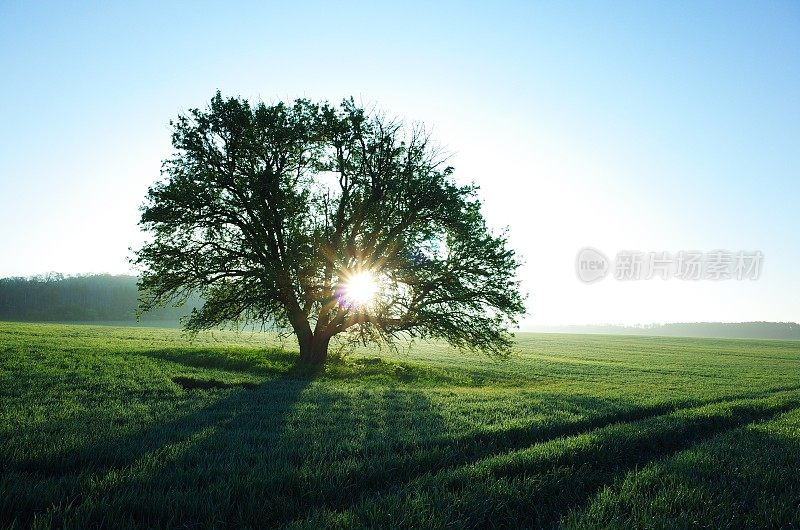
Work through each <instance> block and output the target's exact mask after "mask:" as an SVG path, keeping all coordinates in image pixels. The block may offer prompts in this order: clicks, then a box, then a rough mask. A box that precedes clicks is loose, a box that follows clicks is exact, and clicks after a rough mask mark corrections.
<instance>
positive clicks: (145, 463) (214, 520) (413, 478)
mask: <svg viewBox="0 0 800 530" xmlns="http://www.w3.org/2000/svg"><path fill="white" fill-rule="evenodd" d="M151 353H152V355H149V356H151V357H156V358H159V359H162V360H168V361H170V362H177V363H178V364H181V365H183V366H187V367H192V368H212V369H222V370H225V371H237V370H235V369H234V366H235V367H236V368H237V369H238V370H239V371H241V373H244V374H251V375H255V374H254V372H252V371H250V370H256V372H255V373H257V374H260V375H263V374H264V372H259V370H261V367H260V366H259V365H255V366H249V365H235V364H225V363H222V366H226V367H227V368H220V366H221V365H220V363H219V362H218V361H217V360H216V359H211V360H209V359H208V358H207V357H208V356H209V355H211V353H210V352H209V353H206V352H203V353H201V354H200V355H195V356H189V357H188V358H186V357H184V356H182V355H179V354H178V353H175V352H172V353H170V354H169V355H168V356H167V357H168V358H164V353H163V352H151ZM371 370H373V371H374V372H375V373H374V374H372V375H371V376H370V377H373V376H374V377H377V378H378V380H380V381H383V383H387V384H382V385H379V386H375V387H374V388H373V387H372V386H370V385H365V384H363V382H362V381H358V382H357V384H354V383H353V382H349V381H348V380H347V376H348V375H352V374H351V373H350V372H348V371H347V370H339V371H337V370H332V373H331V375H330V376H328V375H325V376H322V377H320V375H319V374H315V373H305V372H302V371H296V370H292V371H290V372H289V373H283V374H282V375H280V376H278V377H274V378H272V379H270V380H268V381H266V382H264V383H262V384H259V385H256V386H253V387H250V388H245V387H241V386H232V387H231V386H226V387H222V388H215V385H212V387H211V388H196V389H191V390H189V391H186V394H191V393H192V392H199V393H200V394H198V395H200V396H202V397H204V398H207V399H208V400H209V401H210V403H209V404H208V405H205V406H203V407H202V408H200V409H198V410H192V411H191V412H187V413H186V414H184V415H183V416H181V417H178V418H175V419H174V420H171V421H166V422H159V423H157V424H152V425H150V426H148V427H147V428H146V429H143V430H141V431H138V432H132V433H126V434H124V435H122V436H118V437H115V438H110V439H106V440H102V441H99V442H97V443H94V444H91V445H90V446H87V447H84V448H81V450H80V451H77V452H75V453H73V454H70V455H65V457H64V458H62V459H60V460H55V461H49V462H46V463H40V462H30V463H29V464H31V467H30V468H26V467H25V466H24V465H17V466H13V467H12V468H11V469H10V471H11V474H10V475H9V477H10V481H11V482H5V483H4V484H5V486H2V487H0V493H3V494H7V495H0V497H4V498H5V500H4V501H0V512H1V513H3V514H7V516H8V517H11V518H12V519H13V514H15V513H16V514H19V517H18V518H17V522H18V523H22V524H23V525H26V524H27V523H29V522H30V521H31V519H32V517H33V514H35V513H40V514H41V513H42V512H43V511H44V510H46V509H47V508H48V507H52V509H51V510H50V512H49V513H46V514H44V519H43V520H42V521H43V522H44V523H47V524H50V525H51V526H52V525H75V526H90V525H98V524H99V525H102V524H104V522H105V524H108V521H115V522H124V521H128V522H129V523H130V524H132V525H139V526H142V525H143V526H170V525H174V524H196V525H200V526H220V525H223V526H224V525H245V526H272V525H279V524H285V523H288V522H290V521H292V520H296V519H298V518H300V520H302V518H303V517H305V516H306V515H308V514H309V511H310V510H311V511H314V510H317V511H319V510H323V511H325V510H327V511H330V510H337V509H345V508H348V507H350V506H353V505H354V504H357V503H359V502H361V501H362V500H364V499H366V500H367V501H368V502H369V499H370V498H375V499H380V498H381V497H382V496H383V495H385V494H387V493H391V494H392V495H394V494H395V493H398V494H401V493H402V492H404V491H406V489H407V488H408V487H409V484H413V483H417V484H426V483H427V482H426V481H427V480H429V477H436V476H444V477H447V476H449V475H448V474H449V473H450V472H451V471H452V472H453V475H452V477H451V478H449V479H447V480H445V486H444V487H445V489H448V488H451V487H452V488H454V489H455V491H462V490H464V489H465V487H464V486H463V484H462V485H459V480H461V479H459V478H458V477H459V473H460V472H461V471H460V470H463V469H466V468H468V467H470V466H471V465H472V464H475V463H477V464H478V468H480V466H481V464H480V461H481V459H492V458H494V457H495V455H502V454H504V453H508V452H509V451H514V450H517V449H521V448H524V447H528V446H530V445H532V444H536V443H539V442H545V441H547V440H553V439H556V438H559V437H563V436H570V435H573V434H577V433H581V432H586V431H590V430H592V429H602V428H606V427H608V426H609V425H612V427H613V424H617V423H620V422H637V421H647V420H648V419H651V418H655V417H657V416H659V415H661V414H664V413H666V412H670V411H672V410H676V409H677V408H678V406H679V405H677V404H674V403H673V404H665V405H655V406H651V407H631V406H630V403H622V402H620V403H619V404H617V405H616V406H609V402H608V401H607V400H600V399H597V398H592V397H586V396H567V397H565V396H564V395H556V394H553V395H552V396H550V397H549V398H548V397H547V396H544V395H542V396H541V397H542V401H543V403H548V406H552V407H553V411H554V412H557V411H561V410H562V409H566V410H567V411H569V412H570V413H571V414H574V415H575V417H576V418H577V419H575V420H574V421H561V422H554V423H552V424H549V425H545V424H531V425H525V426H517V427H513V428H504V429H500V430H497V431H490V432H485V431H478V432H475V433H471V434H465V435H459V433H457V432H452V431H448V430H447V428H448V427H447V422H446V421H445V420H444V419H443V418H442V416H441V413H442V411H440V410H438V408H437V406H436V405H434V404H433V403H431V402H430V400H429V399H428V398H427V397H426V396H425V395H423V394H422V393H420V392H418V391H416V390H414V389H412V388H409V387H407V386H403V384H404V383H406V382H408V378H409V377H412V378H413V377H418V378H422V379H424V374H423V375H420V374H416V372H414V371H408V370H400V371H398V370H397V369H396V368H395V367H393V365H391V366H389V365H388V363H387V366H386V367H382V366H375V367H371ZM371 373H372V372H371ZM415 374H416V375H415ZM392 378H394V379H392ZM315 379H319V380H325V381H326V382H327V383H328V384H326V385H312V383H313V382H314V380H315ZM393 381H394V382H393ZM412 381H415V380H414V379H412ZM226 385H227V384H226ZM398 385H399V386H398ZM712 401H719V402H722V400H712ZM684 406H685V404H684ZM763 412H764V411H763V410H762V411H761V413H763ZM771 413H772V412H770V414H771ZM753 417H758V416H754V415H753V414H750V415H749V416H748V415H746V414H745V416H744V418H745V419H747V418H753ZM740 419H741V418H740ZM714 421H717V420H714ZM714 421H711V423H709V424H705V423H702V422H701V423H696V422H695V423H692V424H691V425H689V427H690V428H688V430H685V431H683V432H684V435H685V440H684V442H686V443H694V442H693V441H692V440H694V441H697V440H698V439H699V438H698V437H702V436H711V435H712V434H713V433H715V432H719V430H720V429H726V428H730V426H731V425H732V423H731V421H729V420H724V419H723V420H719V421H720V423H719V424H716V423H714ZM741 421H744V420H743V419H741ZM631 425H639V424H631ZM631 425H628V426H627V427H625V426H623V427H619V429H622V430H617V431H614V430H613V428H612V430H611V431H610V433H614V434H615V435H614V436H611V434H608V444H607V446H605V447H610V448H611V449H609V450H604V451H605V452H601V451H599V450H596V451H595V452H593V450H590V449H586V450H584V451H583V452H581V451H580V450H578V451H575V452H573V453H574V454H573V453H570V454H566V453H565V454H564V456H563V457H562V458H563V459H564V460H563V461H556V463H555V464H553V463H552V462H551V463H550V464H549V465H551V466H556V467H557V468H558V469H562V470H564V469H566V470H567V471H564V472H563V473H565V474H563V476H562V475H558V474H557V473H556V474H553V472H552V469H551V468H548V467H547V466H546V465H544V464H534V465H524V464H521V465H519V466H517V467H516V468H515V467H514V466H513V465H510V464H509V465H506V464H502V462H501V463H500V464H498V465H497V466H496V467H490V468H487V469H489V471H488V473H489V475H490V476H492V477H493V479H492V480H496V479H500V480H516V479H515V477H520V476H526V475H528V474H531V473H544V476H545V480H544V482H543V483H542V484H543V485H541V487H539V489H536V488H533V489H531V490H530V491H529V493H530V494H531V495H532V496H533V497H528V498H525V499H524V500H523V502H522V503H520V501H519V499H516V500H514V499H511V500H508V499H504V500H503V503H504V506H506V509H511V508H509V507H515V508H514V509H515V510H519V513H521V514H523V515H522V519H519V521H528V522H529V523H531V524H534V523H537V522H538V523H542V522H550V523H552V522H554V521H557V520H558V518H559V517H561V515H562V514H563V513H564V511H565V510H567V509H570V508H571V507H574V506H579V505H581V503H582V502H585V500H586V499H588V498H589V496H591V495H592V494H593V493H594V492H596V491H597V489H598V488H600V487H602V486H603V485H605V484H607V483H608V482H609V481H610V480H613V478H614V477H616V476H618V475H619V474H620V473H624V472H626V471H627V470H629V469H630V468H631V467H635V466H637V465H641V464H646V463H647V462H649V461H651V460H652V459H653V458H658V457H659V455H665V454H669V453H670V451H677V450H680V448H681V447H685V446H684V445H680V443H684V442H680V440H679V442H680V443H677V444H676V443H675V440H674V439H673V437H672V435H671V434H669V433H670V431H669V430H665V429H661V430H658V428H657V427H658V426H657V425H656V426H651V431H648V432H649V433H650V434H651V435H653V436H651V437H650V438H646V437H645V438H638V439H637V438H636V437H635V436H633V435H632V434H631V433H630V432H628V431H626V430H625V429H626V428H631V429H634V430H633V433H634V434H635V432H637V431H636V429H637V428H638V427H631ZM692 429H696V430H692ZM626 433H627V434H626ZM653 433H655V434H653ZM626 436H627V437H626ZM631 436H633V438H631ZM637 440H638V441H637ZM637 444H638V445H637ZM570 455H572V456H570ZM630 455H633V456H630ZM636 455H639V456H636ZM537 466H539V467H537ZM558 466H560V467H558ZM565 466H566V467H565ZM569 466H578V467H580V468H581V469H585V470H586V471H587V473H586V474H585V475H580V474H577V473H576V472H575V471H574V469H573V470H572V471H570V469H572V468H570V467H569ZM547 477H550V478H553V477H560V479H561V480H560V481H558V480H555V479H553V480H554V482H553V483H552V489H550V490H548V489H547V488H548V486H547V484H549V483H548V482H547V480H549V479H548V478H547ZM474 479H475V477H474V476H472V477H471V478H470V480H473V482H474ZM15 480H16V481H17V482H18V483H17V484H13V481H15ZM430 480H433V479H430ZM448 481H449V482H448ZM477 483H478V484H480V482H477ZM430 484H433V485H435V486H436V487H440V486H441V484H439V483H437V482H435V481H434V482H432V483H430ZM453 484H455V486H453ZM411 487H412V488H413V487H415V486H413V485H412V486H411ZM423 491H424V488H423ZM548 491H549V493H548ZM423 497H424V494H423ZM9 499H10V500H9ZM464 499H473V500H474V502H479V501H486V499H495V500H496V499H497V494H496V492H493V491H491V488H490V487H489V489H488V490H487V489H481V488H477V489H472V490H469V491H467V492H466V493H465V494H464V495H463V496H461V497H458V496H456V497H454V499H453V502H454V503H455V504H459V503H462V501H463V500H464ZM532 499H539V502H538V504H536V505H535V506H534V507H533V508H532V505H531V503H532V502H534V500H532ZM514 503H517V504H514ZM461 505H463V503H462V504H461ZM478 505H480V504H478ZM492 506H494V507H492ZM492 506H490V508H489V509H488V512H487V513H494V514H495V515H496V519H495V520H494V521H495V522H498V521H500V522H502V521H504V520H510V519H508V518H507V513H506V518H505V519H504V515H503V513H499V514H498V513H497V512H496V511H495V512H493V511H492V510H496V507H497V506H496V505H492ZM394 509H395V510H396V507H395V508H394ZM465 509H467V510H468V508H465ZM391 511H392V509H388V510H387V513H390V512H391ZM515 513H516V512H515ZM525 513H527V514H528V516H525V515H524V514H525ZM531 513H534V514H536V517H537V518H534V519H530V514H531ZM9 514H12V515H9ZM312 515H313V514H312ZM515 516H518V515H515ZM525 517H528V519H526V518H525ZM12 519H4V518H2V517H0V523H4V524H10V521H11V520H12ZM312 521H313V518H312ZM476 521H478V522H479V523H480V522H481V521H482V523H481V524H483V523H488V522H489V520H488V519H482V518H474V517H473V518H470V519H468V522H470V523H474V522H476Z"/></svg>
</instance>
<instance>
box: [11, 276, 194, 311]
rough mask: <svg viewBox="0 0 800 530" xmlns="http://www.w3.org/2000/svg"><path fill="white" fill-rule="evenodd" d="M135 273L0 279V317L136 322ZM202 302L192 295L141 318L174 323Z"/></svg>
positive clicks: (136, 295) (136, 296)
mask: <svg viewBox="0 0 800 530" xmlns="http://www.w3.org/2000/svg"><path fill="white" fill-rule="evenodd" d="M138 296H139V293H138V289H137V287H136V277H135V276H112V275H108V274H101V275H85V276H63V275H61V274H55V273H54V274H48V275H46V276H33V277H30V278H2V279H0V320H16V321H32V322H92V321H119V322H128V321H130V322H134V321H136V306H137V304H138ZM200 305H201V301H200V299H199V298H196V297H195V298H192V299H190V300H189V301H188V303H187V304H186V305H185V306H183V307H164V308H161V309H158V310H154V311H150V312H147V313H145V314H143V315H142V317H141V320H142V321H145V322H148V321H151V322H152V321H158V322H176V321H178V320H179V319H180V318H181V317H182V316H184V315H187V314H189V313H190V312H191V310H192V308H193V307H198V306H200Z"/></svg>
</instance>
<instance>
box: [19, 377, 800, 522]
mask: <svg viewBox="0 0 800 530" xmlns="http://www.w3.org/2000/svg"><path fill="white" fill-rule="evenodd" d="M292 381H294V380H289V381H287V382H288V383H291V382H292ZM299 386H300V387H302V386H303V385H302V382H300V383H299ZM797 390H800V385H791V386H784V387H777V388H773V389H769V390H765V391H755V392H746V393H742V394H739V395H735V396H722V397H718V398H714V399H709V400H696V401H694V400H693V401H682V402H675V403H668V404H663V405H657V406H652V407H641V408H634V409H628V410H622V411H618V412H615V413H611V414H603V415H600V416H597V417H593V418H588V419H585V420H579V421H576V422H574V423H571V424H567V425H563V424H560V425H555V426H552V427H547V426H545V427H541V426H540V427H539V428H536V426H535V425H531V426H527V427H517V428H514V429H507V430H501V431H497V432H491V433H479V434H478V435H475V436H469V437H462V438H457V439H450V440H445V441H442V442H439V443H434V444H429V445H425V446H411V447H407V448H404V447H398V448H397V449H398V451H402V450H403V449H411V448H413V449H417V450H422V451H420V454H421V455H422V458H420V459H417V460H411V461H409V462H408V465H406V466H404V467H403V466H401V467H396V468H392V469H391V470H378V472H377V473H376V474H375V475H373V476H369V477H364V476H356V475H353V476H352V481H351V482H352V484H353V488H352V489H350V491H348V490H347V489H342V490H338V491H323V492H322V493H321V494H320V495H319V496H318V497H317V498H313V497H311V498H310V497H309V495H308V492H307V491H305V490H304V489H303V486H302V485H299V484H295V485H293V486H291V487H290V489H289V490H287V491H286V492H285V493H286V494H287V495H288V496H289V497H294V496H297V497H298V498H304V499H306V500H307V501H308V502H307V504H306V505H305V507H304V509H303V511H302V512H299V511H298V512H294V513H286V512H284V513H282V514H280V515H279V514H275V516H274V517H271V516H269V515H268V516H267V517H266V518H265V520H264V521H263V522H264V523H266V524H269V525H276V526H277V525H285V524H287V523H290V522H292V521H293V520H294V521H296V522H302V521H303V517H305V516H308V515H309V514H312V513H314V512H318V511H326V512H334V511H337V510H346V509H347V508H348V507H351V506H353V503H354V502H356V503H358V502H359V501H364V500H369V499H379V498H380V497H381V496H383V495H388V494H402V493H403V492H404V491H408V490H409V489H412V490H413V488H414V487H415V485H420V484H423V485H424V484H425V483H427V482H429V481H434V482H436V477H440V478H443V479H444V480H445V483H447V484H451V485H452V484H457V483H458V474H459V472H460V470H464V469H470V468H473V467H476V466H477V467H478V468H481V467H483V468H484V469H487V470H490V469H493V468H492V462H493V461H502V459H504V458H510V457H512V456H513V455H514V454H515V453H524V452H525V451H528V450H531V449H532V448H535V447H536V446H540V445H546V444H557V443H559V441H563V440H569V439H571V438H580V437H582V436H590V435H592V434H593V433H597V432H598V431H601V432H602V431H608V430H612V431H613V430H614V429H615V428H620V429H621V428H624V427H626V426H628V427H632V426H636V425H639V424H641V423H642V422H648V421H653V420H657V419H658V418H663V417H669V416H671V415H676V414H680V413H681V412H684V411H691V410H694V409H698V408H703V407H711V406H714V405H719V406H724V405H726V404H727V405H732V404H736V403H742V402H745V401H746V400H750V401H755V400H758V399H765V398H767V397H769V396H773V397H774V396H777V395H779V394H782V393H791V392H794V391H797ZM234 396H238V399H236V402H237V407H236V408H238V409H240V410H241V409H242V408H246V402H243V401H242V399H243V398H242V396H243V394H241V392H237V393H236V394H234ZM797 401H798V400H797V399H795V400H787V402H786V403H785V404H784V405H785V407H788V409H790V408H793V407H795V406H797ZM215 406H216V407H219V404H215V405H212V407H211V408H212V409H213V408H214V407H215ZM788 409H787V410H788ZM743 410H744V412H745V414H744V416H742V417H734V416H733V415H732V416H731V417H730V418H724V417H721V418H720V421H719V422H717V423H715V422H713V421H712V422H711V423H708V424H706V423H702V422H700V423H697V422H695V423H697V425H695V427H697V429H698V430H696V431H692V430H691V429H688V430H686V431H685V434H686V436H685V438H684V440H685V441H690V442H691V443H697V442H698V441H702V440H704V439H706V438H708V437H711V436H714V435H716V434H719V433H720V432H724V431H725V430H730V429H733V428H736V427H739V426H741V425H742V424H743V422H751V421H757V420H759V419H766V418H767V417H769V416H770V415H774V414H778V413H780V412H782V411H785V410H783V409H782V408H781V407H778V408H774V410H773V409H769V411H764V414H765V415H764V416H763V417H762V416H759V415H757V414H756V415H754V414H752V413H749V412H748V411H747V409H746V408H744V409H743ZM751 412H752V411H751ZM218 419H219V418H218ZM196 422H197V417H194V418H192V423H190V424H185V423H183V422H181V421H177V422H176V424H175V425H174V426H173V429H171V432H172V434H171V435H167V436H166V437H157V439H158V441H156V439H151V437H150V436H148V437H146V438H145V439H147V440H149V441H148V443H147V444H145V446H146V447H148V448H149V449H150V450H155V451H158V450H159V449H160V448H163V447H166V446H167V445H169V444H172V443H179V442H180V441H182V440H183V439H185V438H186V436H191V434H192V432H193V429H195V428H197V427H198V424H197V423H196ZM224 422H225V421H224V420H223V423H224ZM214 425H220V424H219V423H211V424H208V425H206V427H208V426H212V427H213V426H214ZM693 425H694V423H693ZM661 434H662V435H663V436H664V437H667V435H668V434H669V433H668V432H667V431H664V432H663V433H661ZM642 441H645V440H642ZM160 442H163V443H160ZM610 442H611V443H613V442H614V440H613V439H612V440H610ZM687 443H688V442H687ZM652 445H654V447H655V449H654V450H651V451H650V452H645V453H642V454H647V455H650V456H651V457H649V458H647V459H642V458H639V457H636V458H633V459H632V460H631V461H630V462H631V465H632V466H637V465H646V464H647V463H649V462H651V461H653V460H655V459H658V458H662V457H664V456H668V455H669V454H672V453H674V452H677V451H680V450H683V449H685V448H686V447H688V445H674V444H670V443H667V444H660V443H659V441H658V440H653V441H652ZM651 449H652V448H651ZM624 450H625V449H624V447H620V449H619V451H618V452H617V453H618V454H617V457H619V456H620V455H621V453H622V452H623V451H624ZM629 450H633V451H634V452H635V451H637V450H638V449H635V448H634V449H629ZM443 453H444V454H446V455H449V457H448V458H444V459H443V458H441V457H442V454H443ZM585 456H587V459H586V460H575V459H574V458H572V457H570V456H569V455H565V461H566V462H570V465H590V466H595V465H596V462H595V460H594V459H592V457H591V455H590V454H587V455H585ZM426 457H428V458H431V460H430V461H428V460H427V458H426ZM82 460H83V459H80V460H79V461H78V462H76V461H71V462H69V461H66V462H65V464H66V466H65V467H61V466H55V467H52V466H47V467H45V468H44V469H43V468H41V467H38V466H36V465H32V466H30V467H29V466H25V465H12V466H11V468H10V469H7V470H8V471H12V472H18V473H33V474H35V475H38V476H44V477H54V478H55V477H63V476H65V475H66V474H69V472H70V471H72V472H73V473H76V472H77V473H76V474H78V475H82V477H81V481H82V482H85V483H88V482H91V481H92V480H96V479H97V478H98V477H99V476H102V475H103V474H105V473H111V472H114V471H115V470H121V469H125V468H127V467H131V466H135V465H136V462H137V459H136V455H131V459H130V460H129V461H127V462H113V463H111V462H109V463H108V465H101V466H91V465H89V466H88V467H86V466H85V464H86V462H85V461H83V462H81V461H82ZM619 460H620V459H619V458H615V459H611V461H614V462H619ZM67 462H68V463H67ZM554 465H556V464H554ZM75 466H78V467H75ZM486 466H489V467H486ZM366 467H368V466H366ZM67 468H69V469H67ZM502 469H504V467H503V466H502V465H501V466H500V467H498V468H497V469H495V470H494V471H491V473H492V474H493V475H494V478H495V479H501V478H504V477H505V478H513V477H515V476H518V475H526V474H529V473H531V472H534V471H535V470H536V469H538V470H539V471H538V472H542V471H543V469H542V468H541V467H538V468H537V467H534V468H532V469H530V468H525V467H524V466H523V467H522V468H520V469H517V470H515V471H510V470H509V469H506V470H505V471H502ZM598 469H599V470H600V471H601V472H603V473H606V474H607V473H608V472H609V469H608V467H607V466H599V468H598ZM614 469H615V471H614V476H613V477H609V478H608V480H604V481H602V482H600V483H598V484H595V485H594V486H592V488H590V490H587V491H586V492H585V494H584V495H583V496H582V497H581V498H580V500H578V501H576V502H574V503H572V504H570V506H569V508H574V507H577V506H580V505H581V502H583V501H585V500H586V499H587V498H589V495H591V494H593V493H594V492H596V491H597V490H598V489H599V488H601V487H602V486H604V485H606V484H607V483H609V481H611V480H613V478H614V477H616V475H617V474H619V473H622V472H627V471H628V470H630V467H624V466H622V467H619V469H617V468H614ZM544 471H545V474H546V470H544ZM65 472H66V473H65ZM345 478H346V477H345ZM440 486H441V485H440ZM275 487H278V488H280V487H281V485H280V484H276V485H275ZM292 488H294V489H296V491H295V490H294V489H292ZM90 491H91V490H90V489H89V488H88V487H87V486H82V487H81V489H80V491H79V492H78V495H77V496H76V499H75V503H73V506H74V507H75V508H78V507H79V505H80V504H81V501H82V500H83V498H84V497H85V496H86V495H87V494H88V495H91V493H90ZM562 513H564V512H559V517H560V516H561V514H562ZM545 519H546V520H547V521H549V522H550V523H552V520H551V519H552V518H551V519H547V518H545Z"/></svg>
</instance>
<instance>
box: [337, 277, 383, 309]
mask: <svg viewBox="0 0 800 530" xmlns="http://www.w3.org/2000/svg"><path fill="white" fill-rule="evenodd" d="M377 292H378V283H377V282H376V281H375V277H374V276H373V275H372V273H371V272H369V271H361V272H357V273H356V274H353V275H352V276H350V277H348V278H347V280H346V281H345V282H344V285H343V286H342V298H343V299H344V300H343V301H344V302H345V303H346V304H347V305H349V306H353V307H365V306H368V305H370V304H371V303H372V301H373V300H374V299H375V295H376V294H377Z"/></svg>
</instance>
